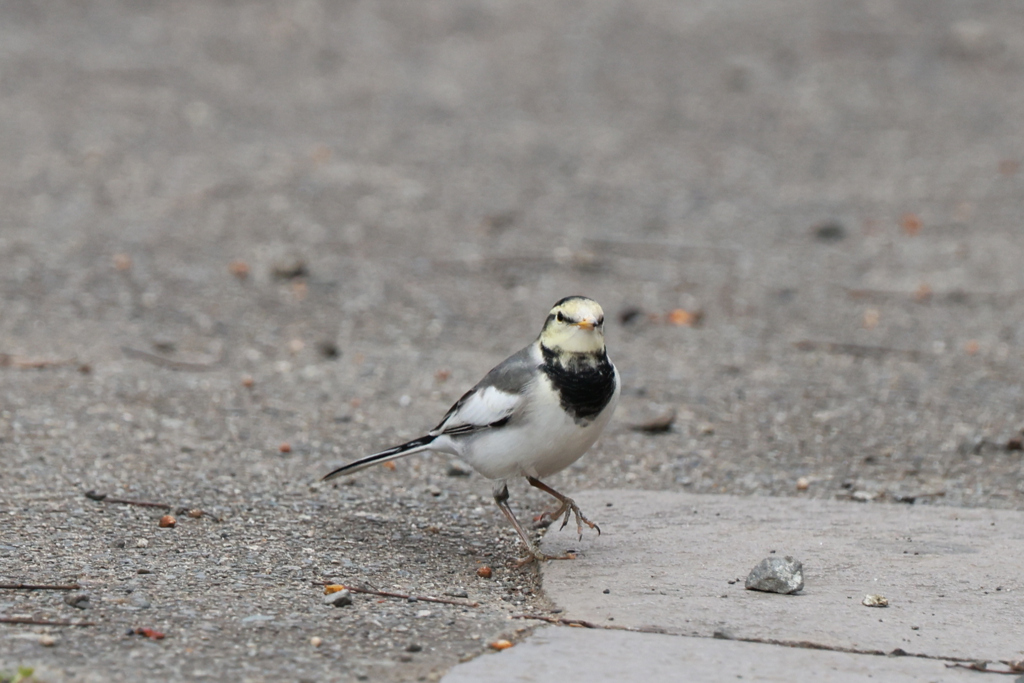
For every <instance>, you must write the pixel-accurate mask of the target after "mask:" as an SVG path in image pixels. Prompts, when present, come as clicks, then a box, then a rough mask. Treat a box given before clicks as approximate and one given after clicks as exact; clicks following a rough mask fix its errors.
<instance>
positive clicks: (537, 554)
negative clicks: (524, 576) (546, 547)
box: [515, 550, 576, 569]
mask: <svg viewBox="0 0 1024 683" xmlns="http://www.w3.org/2000/svg"><path fill="white" fill-rule="evenodd" d="M575 559H576V554H575V553H565V554H564V555H547V554H545V553H542V552H541V551H539V550H534V551H533V552H531V553H530V554H529V555H527V556H526V557H521V558H519V559H518V560H516V563H515V566H516V568H517V569H518V568H519V567H525V566H526V565H528V564H530V563H531V562H544V561H546V560H575Z"/></svg>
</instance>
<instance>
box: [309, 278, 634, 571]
mask: <svg viewBox="0 0 1024 683" xmlns="http://www.w3.org/2000/svg"><path fill="white" fill-rule="evenodd" d="M618 399H619V373H618V372H617V371H616V370H615V366H614V365H612V362H611V361H610V360H608V354H607V352H606V351H605V347H604V312H603V311H602V310H601V306H599V305H598V303H597V302H596V301H594V300H592V299H588V298H586V297H582V296H570V297H566V298H564V299H562V300H561V301H559V302H558V303H556V304H555V305H554V307H553V308H552V309H551V312H550V313H549V314H548V317H547V320H545V321H544V329H543V330H541V333H540V336H539V337H538V338H537V340H536V341H534V342H533V343H532V344H530V345H529V346H527V347H526V348H525V349H523V350H521V351H519V352H518V353H516V354H514V355H512V356H511V357H509V358H508V359H506V360H505V361H504V362H503V363H502V364H501V365H498V366H497V367H496V368H494V369H493V370H491V371H490V372H489V373H487V376H485V377H484V378H483V379H482V380H480V383H479V384H477V385H476V386H475V387H473V388H472V389H470V390H469V391H468V392H466V394H465V395H464V396H463V397H462V398H460V399H459V400H458V401H456V403H455V405H453V406H452V407H451V409H450V410H449V411H448V413H447V414H445V416H444V419H442V420H441V424H439V425H437V426H436V427H434V429H432V430H430V432H428V433H427V435H426V436H422V437H420V438H418V439H413V440H412V441H409V442H408V443H404V444H402V445H401V446H395V447H394V448H389V449H387V450H386V451H381V452H380V453H374V454H373V455H368V456H366V457H365V458H361V459H359V460H356V461H355V462H353V463H349V464H348V465H345V466H343V467H339V468H338V469H336V470H334V471H333V472H331V473H330V474H328V475H327V476H326V477H324V480H327V479H333V478H334V477H338V476H341V475H343V474H352V473H353V472H357V471H359V470H361V469H363V468H365V467H369V466H370V465H376V464H378V463H383V462H387V461H389V460H394V459H395V458H401V457H404V456H406V455H412V454H413V453H419V452H421V451H427V450H431V451H436V452H439V453H449V454H451V455H455V456H458V457H459V458H462V459H463V460H465V461H466V462H468V463H469V464H470V465H472V466H473V468H474V469H475V470H476V471H477V472H479V473H480V474H482V475H484V476H485V477H487V478H488V479H491V480H493V481H494V502H495V503H497V505H498V508H499V509H500V510H501V511H502V513H503V514H504V515H505V517H507V518H508V521H510V522H511V523H512V526H514V527H515V529H516V532H517V533H518V534H519V537H520V538H521V539H523V543H524V544H525V545H526V547H527V549H528V550H529V552H530V555H529V556H528V557H526V558H524V560H523V561H524V562H529V561H532V560H534V559H538V560H553V559H570V558H572V557H573V556H572V555H571V554H567V555H561V556H549V555H545V554H543V553H541V552H540V550H539V549H538V548H537V546H536V545H534V543H533V541H531V540H530V537H529V536H528V535H527V534H526V531H524V530H523V527H522V525H520V524H519V521H518V520H517V519H516V516H515V515H514V514H513V513H512V509H511V508H510V507H509V505H508V480H509V479H511V478H513V477H526V481H528V482H530V485H531V486H534V487H536V488H538V489H540V490H541V491H545V492H547V493H549V494H551V495H552V496H554V497H555V498H557V499H558V501H559V502H560V503H561V506H560V507H559V508H558V510H556V511H554V512H551V513H546V515H542V517H543V516H550V518H551V519H552V520H554V519H558V517H559V516H561V515H563V514H564V515H565V518H564V519H563V520H562V527H561V528H565V525H566V524H567V523H568V522H569V514H570V513H572V514H573V515H575V516H576V530H577V532H578V533H579V534H580V538H582V536H583V524H586V525H587V526H589V527H590V528H591V529H597V533H598V534H600V533H601V529H600V528H599V527H598V526H597V525H596V524H594V523H593V522H591V521H590V520H589V519H587V518H586V517H585V516H584V515H583V513H582V512H580V509H579V507H578V506H577V505H576V503H575V502H573V500H572V498H569V497H567V496H564V495H562V494H561V493H559V492H558V491H556V490H554V489H553V488H551V487H550V486H548V485H547V484H545V483H544V482H543V481H541V478H542V477H547V476H549V475H551V474H554V473H555V472H560V471H562V470H564V469H565V468H566V467H568V466H569V465H571V464H573V463H574V462H576V460H578V459H579V458H580V456H582V455H583V454H584V453H585V452H586V451H587V449H588V448H590V447H591V445H593V443H594V442H595V441H596V440H597V437H598V436H599V435H600V434H601V430H603V429H604V426H605V425H606V424H607V423H608V419H609V418H610V417H611V415H612V412H613V411H614V410H615V404H616V402H617V401H618Z"/></svg>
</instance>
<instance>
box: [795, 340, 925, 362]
mask: <svg viewBox="0 0 1024 683" xmlns="http://www.w3.org/2000/svg"><path fill="white" fill-rule="evenodd" d="M793 345H794V346H795V347H796V348H798V349H800V350H801V351H825V352H827V353H840V354H847V355H850V356H857V357H858V358H881V357H883V356H903V357H904V358H906V359H908V360H920V359H921V358H922V357H923V356H924V355H925V354H923V353H922V352H920V351H915V350H913V349H895V348H892V347H889V346H867V345H866V344H840V343H838V342H824V341H814V340H811V339H803V340H801V341H798V342H796V343H794V344H793Z"/></svg>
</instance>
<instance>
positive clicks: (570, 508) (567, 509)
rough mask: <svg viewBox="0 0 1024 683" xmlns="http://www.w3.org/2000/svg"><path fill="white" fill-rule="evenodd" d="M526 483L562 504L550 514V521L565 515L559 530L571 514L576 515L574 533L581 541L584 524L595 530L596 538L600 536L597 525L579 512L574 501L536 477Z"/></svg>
mask: <svg viewBox="0 0 1024 683" xmlns="http://www.w3.org/2000/svg"><path fill="white" fill-rule="evenodd" d="M526 481H528V482H530V486H533V487H534V488H538V489H540V490H541V491H543V492H544V493H549V494H551V495H552V496H554V497H555V498H557V499H558V500H559V502H561V503H562V506H561V507H560V508H558V510H556V511H555V512H554V514H551V519H552V520H554V519H558V517H559V516H560V515H562V514H563V513H564V514H565V517H564V518H563V519H562V526H560V527H559V530H562V529H564V528H565V525H566V524H568V523H569V515H570V514H573V515H576V531H577V532H578V533H579V535H580V539H581V540H582V539H583V525H584V524H586V525H587V526H589V527H590V528H591V529H596V530H597V535H598V536H600V535H601V527H599V526H598V525H597V524H594V523H593V522H591V521H590V520H589V519H587V517H586V515H584V514H583V513H582V512H580V508H579V506H578V505H576V501H574V500H573V499H572V498H570V497H569V496H566V495H563V494H561V493H559V492H558V491H556V490H554V489H553V488H551V487H550V486H548V485H547V484H545V483H544V482H542V481H541V480H540V479H537V478H536V477H527V478H526ZM545 514H550V513H545Z"/></svg>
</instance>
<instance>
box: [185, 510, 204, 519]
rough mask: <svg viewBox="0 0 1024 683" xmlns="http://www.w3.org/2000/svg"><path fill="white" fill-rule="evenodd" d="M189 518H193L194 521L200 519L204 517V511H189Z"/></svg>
mask: <svg viewBox="0 0 1024 683" xmlns="http://www.w3.org/2000/svg"><path fill="white" fill-rule="evenodd" d="M188 516H189V517H191V518H192V519H199V518H200V517H202V516H203V511H202V510H199V509H195V510H189V511H188Z"/></svg>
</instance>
